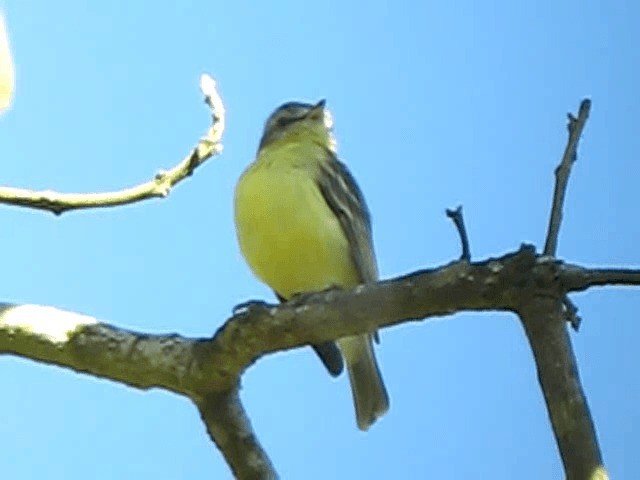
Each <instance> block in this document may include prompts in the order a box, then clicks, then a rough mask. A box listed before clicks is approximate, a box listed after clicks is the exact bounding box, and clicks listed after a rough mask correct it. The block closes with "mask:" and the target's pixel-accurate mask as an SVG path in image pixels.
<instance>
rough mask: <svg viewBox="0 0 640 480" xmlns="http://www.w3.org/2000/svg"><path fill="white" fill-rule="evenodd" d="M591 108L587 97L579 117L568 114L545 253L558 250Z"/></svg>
mask: <svg viewBox="0 0 640 480" xmlns="http://www.w3.org/2000/svg"><path fill="white" fill-rule="evenodd" d="M590 110H591V100H589V99H588V98H585V99H584V100H582V102H581V103H580V110H579V111H578V117H577V118H576V117H574V116H573V115H572V114H571V113H569V114H568V117H569V123H568V125H567V128H568V129H569V140H568V141H567V146H566V148H565V150H564V154H563V155H562V160H561V161H560V165H558V167H557V168H556V185H555V189H554V191H553V203H552V205H551V216H550V217H549V228H548V229H547V239H546V241H545V244H544V254H545V255H550V256H555V254H556V251H557V250H558V234H559V233H560V224H561V223H562V208H563V206H564V196H565V193H566V192H567V183H568V182H569V174H570V173H571V167H572V165H573V163H574V162H575V161H576V158H577V153H576V151H577V148H578V142H579V140H580V135H582V130H583V129H584V125H585V123H586V122H587V118H589V111H590Z"/></svg>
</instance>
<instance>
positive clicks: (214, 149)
mask: <svg viewBox="0 0 640 480" xmlns="http://www.w3.org/2000/svg"><path fill="white" fill-rule="evenodd" d="M200 89H201V90H202V93H203V94H204V97H205V102H206V103H207V105H209V108H210V109H211V114H212V120H213V122H212V125H211V127H210V128H209V130H207V133H206V134H205V136H204V137H202V138H201V139H200V140H199V141H198V144H197V145H196V146H195V147H194V148H193V150H192V151H191V152H190V153H189V155H187V156H186V157H185V158H184V160H182V162H180V163H179V164H178V165H176V166H175V167H173V168H171V169H169V170H167V171H161V172H159V173H157V174H156V175H155V177H154V178H153V179H152V180H149V181H148V182H145V183H142V184H140V185H137V186H135V187H130V188H126V189H124V190H120V191H116V192H103V193H59V192H54V191H51V190H40V191H35V190H27V189H21V188H12V187H0V203H4V204H6V205H15V206H19V207H28V208H33V209H38V210H45V211H49V212H52V213H54V214H56V215H60V214H61V213H64V212H66V211H69V210H78V209H83V208H84V209H86V208H104V207H115V206H119V205H127V204H130V203H135V202H139V201H141V200H146V199H150V198H157V197H160V198H164V197H166V196H167V195H169V192H170V191H171V189H172V188H173V186H174V185H176V184H177V183H179V182H180V181H182V180H184V179H185V178H187V177H188V176H190V175H192V174H193V172H194V170H195V169H196V168H197V167H199V166H200V165H202V164H203V163H204V162H205V161H206V160H207V159H209V158H210V157H212V156H214V155H216V154H218V153H220V152H221V151H222V144H221V143H220V141H221V139H222V134H223V132H224V126H225V111H224V105H223V103H222V99H221V98H220V95H219V94H218V92H217V91H216V89H215V81H214V80H213V78H211V77H210V76H209V75H206V74H205V75H202V77H201V79H200Z"/></svg>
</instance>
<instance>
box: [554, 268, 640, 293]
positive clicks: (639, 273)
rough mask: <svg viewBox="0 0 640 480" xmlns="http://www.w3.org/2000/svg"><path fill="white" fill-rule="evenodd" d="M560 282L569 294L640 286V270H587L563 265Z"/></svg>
mask: <svg viewBox="0 0 640 480" xmlns="http://www.w3.org/2000/svg"><path fill="white" fill-rule="evenodd" d="M559 275H560V281H561V282H562V285H563V287H564V289H565V290H566V291H567V292H582V291H584V290H586V289H588V288H590V287H603V286H607V285H640V269H634V268H585V267H581V266H579V265H571V264H562V265H561V266H560V271H559Z"/></svg>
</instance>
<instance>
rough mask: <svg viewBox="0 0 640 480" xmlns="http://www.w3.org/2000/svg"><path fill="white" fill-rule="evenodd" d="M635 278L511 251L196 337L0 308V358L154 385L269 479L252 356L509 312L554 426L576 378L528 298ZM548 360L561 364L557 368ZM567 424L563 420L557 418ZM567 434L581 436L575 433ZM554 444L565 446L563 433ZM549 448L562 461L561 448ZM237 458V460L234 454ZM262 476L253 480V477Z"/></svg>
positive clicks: (258, 306)
mask: <svg viewBox="0 0 640 480" xmlns="http://www.w3.org/2000/svg"><path fill="white" fill-rule="evenodd" d="M627 273H628V274H631V276H630V275H626V274H627ZM606 276H608V277H606ZM638 276H640V271H626V270H625V271H619V270H615V269H600V270H598V269H596V270H592V269H587V268H583V267H580V266H577V265H565V264H562V263H561V262H557V261H555V262H550V261H548V257H544V256H540V255H536V254H535V252H534V249H533V247H531V246H523V247H522V248H521V249H520V250H518V251H516V252H513V253H509V254H506V255H503V256H502V257H499V258H490V259H487V260H485V261H481V262H473V263H470V262H466V261H462V262H453V263H450V264H448V265H444V266H442V267H440V268H437V269H430V270H422V271H418V272H415V273H412V274H409V275H405V276H402V277H398V278H395V279H391V280H385V281H381V282H378V283H375V284H371V285H363V286H359V287H356V288H355V289H354V290H351V291H341V290H331V291H327V292H320V293H317V294H311V295H305V296H304V297H303V299H302V300H293V301H291V302H287V303H284V304H282V305H279V306H277V305H268V304H264V303H253V304H250V305H249V306H247V307H246V308H245V309H244V310H243V311H241V312H240V313H238V314H236V315H234V316H233V317H232V318H230V319H228V320H227V321H226V322H225V323H224V325H223V326H222V327H221V328H220V329H219V330H218V332H216V334H215V335H214V337H213V338H208V339H206V338H203V339H189V338H184V337H181V336H179V335H148V334H143V333H135V332H131V331H127V330H123V329H119V328H116V327H114V326H111V325H108V324H105V323H100V322H98V321H97V320H96V319H95V318H93V317H89V316H85V315H80V314H77V313H73V312H68V311H64V310H59V309H56V308H53V307H45V306H37V305H21V306H16V305H11V304H6V303H4V304H0V354H14V355H17V356H21V357H25V358H30V359H33V360H36V361H40V362H43V363H48V364H54V365H59V366H62V367H65V368H69V369H72V370H75V371H78V372H84V373H89V374H92V375H94V376H97V377H102V378H108V379H111V380H114V381H117V382H120V383H124V384H127V385H129V386H132V387H135V388H139V389H149V388H163V389H165V390H169V391H172V392H175V393H177V394H180V395H183V396H186V397H188V398H190V399H191V400H192V401H193V402H194V403H195V404H196V405H197V406H198V408H199V410H200V414H201V416H202V418H203V420H204V421H205V423H206V425H207V431H208V432H209V434H210V435H211V437H212V438H213V439H214V441H215V443H216V445H217V446H218V448H219V449H220V450H221V452H222V453H223V455H224V456H225V459H226V460H227V463H228V464H229V465H230V466H231V467H232V468H233V470H234V472H235V473H236V475H237V476H238V477H239V478H271V477H269V475H271V473H273V474H274V475H275V472H273V467H272V466H271V462H270V461H269V459H268V457H267V455H266V453H265V452H264V451H263V450H262V448H261V447H260V445H259V443H258V441H257V439H256V437H255V435H254V434H253V431H252V430H251V426H250V423H249V421H248V419H247V418H246V414H245V412H244V410H243V408H242V405H241V403H240V400H239V398H238V394H237V387H238V382H239V378H240V376H241V375H242V373H243V372H244V371H245V369H246V368H248V367H249V366H250V365H251V364H252V363H253V362H255V361H256V360H257V359H259V358H260V357H261V356H263V355H265V354H268V353H270V352H275V351H279V350H287V349H291V348H296V347H301V346H304V345H308V344H311V343H320V342H324V341H328V340H335V339H337V338H341V337H344V336H348V335H355V334H358V333H363V332H367V331H372V330H374V329H377V328H382V327H385V326H391V325H396V324H400V323H404V322H409V321H418V320H421V319H425V318H430V317H437V316H443V315H449V314H453V313H456V312H461V311H468V310H474V311H488V310H502V311H512V312H519V313H520V314H521V315H522V317H523V323H524V324H525V330H526V331H527V334H528V336H530V337H531V338H536V337H538V336H539V337H540V338H541V341H540V342H539V344H536V346H535V348H534V347H532V348H533V349H534V355H535V356H536V359H537V366H538V373H539V376H540V378H541V382H542V381H544V383H543V390H544V391H545V398H547V396H549V397H548V398H549V399H550V400H552V401H551V403H550V405H551V406H550V407H549V412H550V417H551V418H552V420H553V419H554V418H561V419H562V418H565V417H562V416H560V417H558V415H560V413H558V412H562V411H563V410H562V408H565V407H566V405H568V404H567V403H566V402H567V401H568V402H570V403H569V404H571V405H573V403H571V402H572V401H573V400H572V399H575V398H580V395H578V394H577V393H576V391H575V390H571V391H569V390H568V389H569V387H562V389H561V390H554V388H555V386H556V385H557V382H560V379H561V378H569V377H571V375H573V373H575V375H576V378H575V380H572V383H571V385H570V388H571V389H575V388H578V387H579V381H578V380H577V371H576V370H575V368H574V367H575V360H574V359H573V355H572V352H569V353H571V355H561V354H560V353H559V352H561V343H563V342H564V341H563V342H561V343H558V342H555V343H554V342H552V341H550V340H549V339H550V338H552V336H553V335H560V334H562V335H566V331H562V329H561V328H560V327H558V325H557V317H556V316H554V315H556V314H554V315H552V314H551V313H545V312H548V309H547V304H545V305H542V306H540V303H539V302H541V301H542V300H540V299H550V300H548V301H553V302H559V301H560V300H561V299H562V298H563V296H564V295H565V294H566V293H567V292H570V291H581V290H584V289H586V288H589V287H590V286H597V285H604V284H606V283H604V282H605V279H606V278H610V279H611V280H612V282H613V283H614V284H621V283H622V282H623V280H624V279H628V280H629V281H630V282H629V284H638V280H639V278H638ZM594 279H595V280H594ZM554 299H555V300H554ZM544 301H547V300H544ZM532 302H534V303H532ZM552 306H553V307H554V308H555V307H556V306H557V303H553V305H552ZM554 322H555V323H554ZM547 324H549V326H546V325H547ZM560 336H561V335H560ZM542 340H547V341H542ZM565 340H566V339H565ZM569 346H570V344H569ZM541 349H542V350H541ZM548 355H551V356H548ZM545 358H546V359H547V360H546V361H544V360H543V359H545ZM557 362H562V364H561V365H560V366H557V365H556V363H557ZM545 378H546V379H545ZM558 388H560V387H558ZM554 392H555V393H554ZM558 392H560V393H558ZM562 392H569V393H566V394H565V393H562ZM580 394H581V392H580ZM563 399H564V400H563ZM584 406H585V408H586V403H584ZM568 412H570V413H572V414H574V413H575V411H573V410H569V411H568ZM567 418H568V417H566V418H565V420H564V421H566V422H569V420H568V419H567ZM571 418H572V419H573V418H578V420H580V419H581V418H582V417H580V416H578V417H571ZM586 418H588V416H587V417H586ZM578 420H576V421H578ZM583 420H584V419H583ZM571 421H573V420H571ZM584 422H586V420H584ZM586 424H588V422H587V423H585V425H586ZM561 426H562V424H556V425H554V427H556V428H560V427H561ZM575 428H578V427H575ZM579 431H580V432H584V431H586V429H585V428H584V425H583V426H582V427H580V428H579ZM561 432H564V430H561ZM563 435H564V434H563ZM560 440H561V441H563V442H565V441H566V440H565V437H564V436H562V437H561V439H560ZM560 440H559V442H560ZM583 441H584V439H583V437H580V442H578V443H576V444H575V445H573V447H572V448H574V447H575V448H578V447H579V448H578V450H577V452H578V453H576V455H583V454H584V453H581V452H585V450H584V448H583V447H582V443H581V442H583ZM559 444H560V443H559ZM563 445H564V444H563ZM560 448H561V449H562V452H563V453H562V454H563V458H564V456H565V447H563V446H561V447H560ZM243 451H244V452H245V453H249V454H245V455H240V452H243ZM572 458H573V457H572ZM594 458H596V457H595V456H594ZM593 463H594V462H591V463H590V464H593ZM254 473H255V476H254ZM267 473H269V475H267ZM245 474H246V476H244V475H245ZM262 474H264V477H260V476H259V475H262Z"/></svg>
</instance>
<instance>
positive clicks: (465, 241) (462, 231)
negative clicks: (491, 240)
mask: <svg viewBox="0 0 640 480" xmlns="http://www.w3.org/2000/svg"><path fill="white" fill-rule="evenodd" d="M446 213H447V217H449V218H450V219H451V220H452V221H453V224H454V225H455V226H456V230H458V235H460V243H461V245H462V253H461V254H460V260H466V261H469V260H471V249H470V248H469V237H468V236H467V228H466V227H465V225H464V217H463V215H462V205H460V206H459V207H458V208H456V209H455V210H451V209H449V208H447V210H446Z"/></svg>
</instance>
